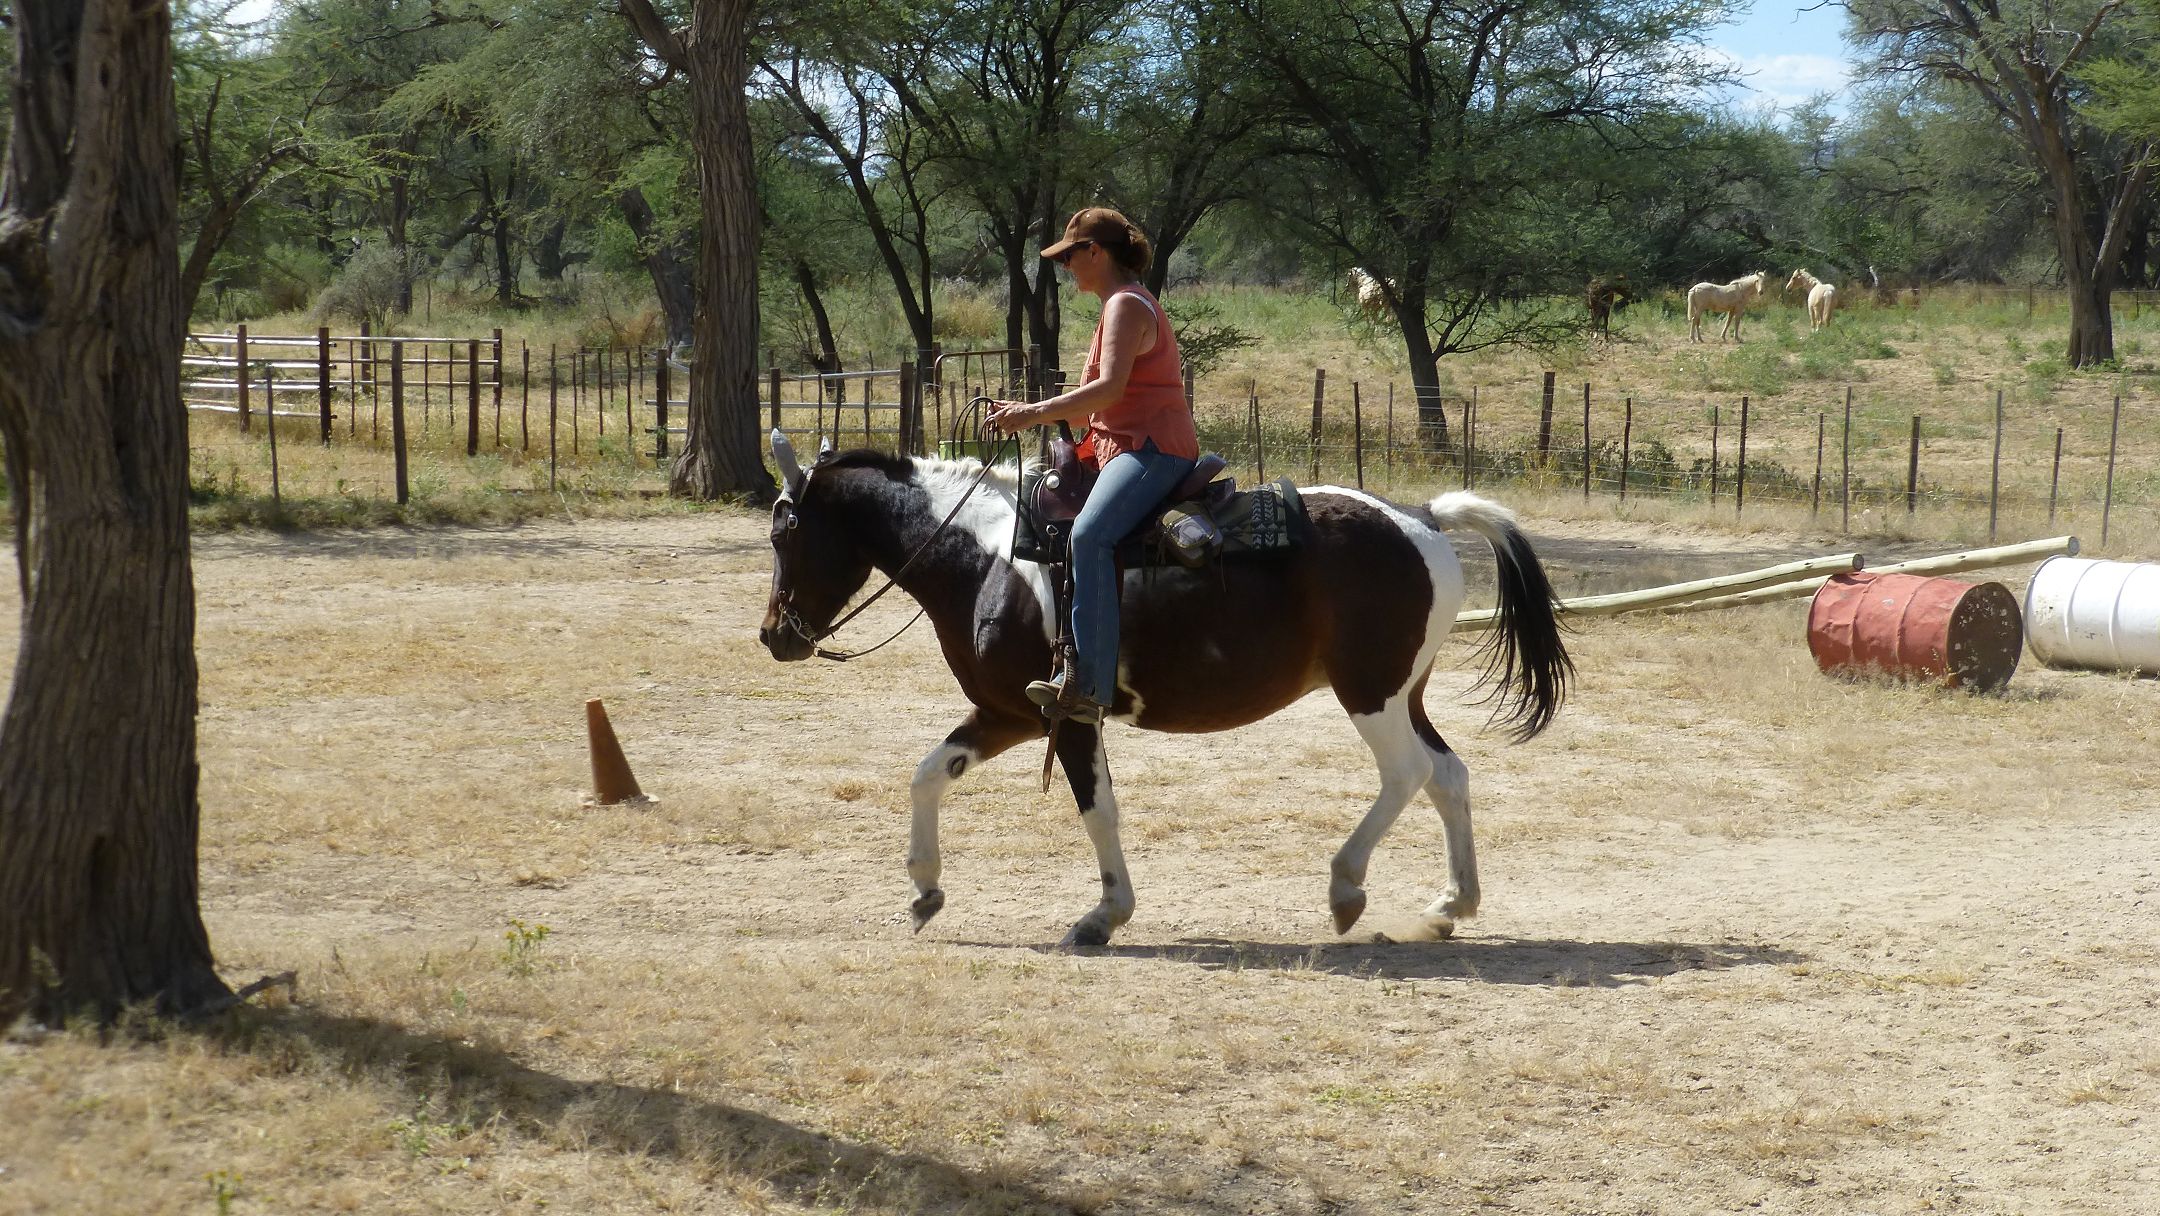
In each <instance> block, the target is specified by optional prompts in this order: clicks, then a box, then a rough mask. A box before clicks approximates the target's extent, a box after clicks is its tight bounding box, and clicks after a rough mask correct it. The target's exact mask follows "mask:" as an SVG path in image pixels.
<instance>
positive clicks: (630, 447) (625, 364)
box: [622, 347, 637, 469]
mask: <svg viewBox="0 0 2160 1216" xmlns="http://www.w3.org/2000/svg"><path fill="white" fill-rule="evenodd" d="M630 380H631V376H630V351H629V349H628V348H627V347H626V348H624V350H623V352H622V433H623V454H624V456H625V457H627V458H628V459H629V461H630V467H631V468H633V469H634V468H636V467H637V410H636V408H635V407H634V405H633V404H632V403H633V402H634V401H635V398H634V397H632V396H631V394H632V393H634V392H635V391H636V387H637V386H635V385H633V384H631V383H630Z"/></svg>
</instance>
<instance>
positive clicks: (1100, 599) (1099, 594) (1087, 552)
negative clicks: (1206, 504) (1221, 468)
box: [1072, 440, 1196, 705]
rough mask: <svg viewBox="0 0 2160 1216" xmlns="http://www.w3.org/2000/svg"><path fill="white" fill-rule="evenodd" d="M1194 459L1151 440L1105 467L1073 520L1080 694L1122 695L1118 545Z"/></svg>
mask: <svg viewBox="0 0 2160 1216" xmlns="http://www.w3.org/2000/svg"><path fill="white" fill-rule="evenodd" d="M1195 463H1196V462H1195V461H1191V460H1187V459H1185V458H1184V457H1183V456H1171V455H1168V454H1166V453H1163V452H1160V451H1157V450H1156V448H1155V444H1154V442H1153V441H1152V440H1150V441H1149V442H1148V444H1147V445H1146V446H1145V447H1143V448H1141V449H1140V450H1139V451H1137V452H1121V453H1119V454H1118V455H1117V457H1116V458H1115V459H1113V460H1112V461H1111V462H1110V463H1109V464H1106V465H1104V466H1103V470H1102V475H1101V476H1100V477H1098V478H1097V479H1096V482H1095V488H1094V489H1092V490H1090V491H1088V500H1087V505H1086V506H1085V507H1082V508H1081V509H1080V518H1078V519H1076V520H1074V521H1073V530H1072V574H1073V604H1072V625H1073V646H1074V649H1075V650H1077V651H1078V652H1079V656H1078V657H1079V676H1080V691H1082V692H1084V693H1086V694H1087V695H1088V696H1090V697H1092V698H1094V699H1095V700H1096V701H1097V702H1099V703H1101V704H1103V705H1108V704H1110V702H1111V700H1112V699H1113V698H1114V697H1116V696H1117V670H1118V594H1119V591H1120V588H1119V586H1118V570H1117V545H1118V542H1119V541H1121V540H1123V539H1125V537H1126V536H1127V534H1129V533H1131V531H1132V530H1133V529H1134V528H1136V527H1138V526H1139V525H1140V521H1141V520H1142V519H1144V518H1146V517H1147V514H1148V513H1149V512H1150V511H1153V510H1154V509H1155V508H1156V507H1159V506H1161V505H1162V501H1163V499H1165V498H1168V497H1169V496H1170V492H1171V491H1172V490H1175V489H1177V486H1178V483H1179V482H1181V481H1183V480H1185V475H1186V474H1187V473H1190V472H1192V470H1193V465H1194V464H1195Z"/></svg>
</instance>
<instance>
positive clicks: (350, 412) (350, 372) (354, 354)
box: [345, 321, 367, 439]
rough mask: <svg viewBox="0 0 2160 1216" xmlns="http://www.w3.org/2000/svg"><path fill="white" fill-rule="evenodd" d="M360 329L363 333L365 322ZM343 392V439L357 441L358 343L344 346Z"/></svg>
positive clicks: (358, 404)
mask: <svg viewBox="0 0 2160 1216" xmlns="http://www.w3.org/2000/svg"><path fill="white" fill-rule="evenodd" d="M360 328H361V329H362V330H363V331H365V330H366V329H367V322H365V321H362V322H361V323H360ZM345 391H346V398H347V402H346V410H345V437H346V438H347V439H357V438H359V437H360V343H359V342H358V341H349V342H347V343H346V344H345Z"/></svg>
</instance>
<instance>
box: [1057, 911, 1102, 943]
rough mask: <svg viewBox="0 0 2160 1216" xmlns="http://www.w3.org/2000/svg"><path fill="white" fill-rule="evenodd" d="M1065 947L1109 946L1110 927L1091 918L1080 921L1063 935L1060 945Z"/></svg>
mask: <svg viewBox="0 0 2160 1216" xmlns="http://www.w3.org/2000/svg"><path fill="white" fill-rule="evenodd" d="M1062 944H1064V945H1067V946H1107V945H1109V944H1110V926H1108V925H1105V924H1103V923H1102V922H1101V921H1098V920H1096V919H1095V918H1093V917H1089V918H1088V919H1086V920H1084V921H1081V922H1080V923H1079V924H1077V925H1074V926H1073V927H1072V931H1071V932H1069V933H1067V934H1066V935H1065V941H1064V942H1063V943H1062Z"/></svg>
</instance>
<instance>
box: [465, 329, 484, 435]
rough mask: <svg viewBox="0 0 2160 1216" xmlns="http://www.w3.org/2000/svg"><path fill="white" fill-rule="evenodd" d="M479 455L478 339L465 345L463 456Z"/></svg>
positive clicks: (473, 339) (471, 340) (468, 341)
mask: <svg viewBox="0 0 2160 1216" xmlns="http://www.w3.org/2000/svg"><path fill="white" fill-rule="evenodd" d="M479 454H480V339H478V338H472V339H469V340H467V341H466V343H465V455H466V456H468V457H472V456H478V455H479Z"/></svg>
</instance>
